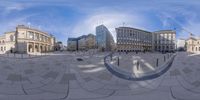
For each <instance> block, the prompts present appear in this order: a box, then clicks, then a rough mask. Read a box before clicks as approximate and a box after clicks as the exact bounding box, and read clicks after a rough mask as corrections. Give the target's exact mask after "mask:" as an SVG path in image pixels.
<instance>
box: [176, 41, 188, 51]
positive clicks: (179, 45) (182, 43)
mask: <svg viewBox="0 0 200 100" xmlns="http://www.w3.org/2000/svg"><path fill="white" fill-rule="evenodd" d="M177 50H178V51H185V50H186V40H185V39H178V40H177Z"/></svg>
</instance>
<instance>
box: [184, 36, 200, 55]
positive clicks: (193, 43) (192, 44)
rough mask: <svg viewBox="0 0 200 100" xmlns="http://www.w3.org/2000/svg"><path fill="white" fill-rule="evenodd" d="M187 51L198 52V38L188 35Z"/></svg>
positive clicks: (199, 49) (199, 43) (199, 50)
mask: <svg viewBox="0 0 200 100" xmlns="http://www.w3.org/2000/svg"><path fill="white" fill-rule="evenodd" d="M186 48H187V52H192V53H200V39H198V38H194V37H190V38H189V39H188V40H186Z"/></svg>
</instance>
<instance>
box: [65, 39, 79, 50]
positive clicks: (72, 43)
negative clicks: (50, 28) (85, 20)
mask: <svg viewBox="0 0 200 100" xmlns="http://www.w3.org/2000/svg"><path fill="white" fill-rule="evenodd" d="M67 50H68V51H77V50H78V39H77V38H68V40H67Z"/></svg>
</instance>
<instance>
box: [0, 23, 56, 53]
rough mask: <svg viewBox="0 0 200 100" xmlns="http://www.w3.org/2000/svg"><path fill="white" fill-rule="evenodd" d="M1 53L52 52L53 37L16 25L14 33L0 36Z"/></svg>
mask: <svg viewBox="0 0 200 100" xmlns="http://www.w3.org/2000/svg"><path fill="white" fill-rule="evenodd" d="M0 41H1V42H0V48H4V49H3V50H1V51H0V52H1V53H6V52H11V53H12V52H17V53H37V52H38V53H41V52H49V51H53V50H54V45H55V37H54V36H53V35H50V34H48V33H46V32H42V31H40V30H37V29H33V28H29V27H26V26H24V25H18V26H17V27H16V30H15V31H12V32H6V33H5V34H3V35H2V36H0Z"/></svg>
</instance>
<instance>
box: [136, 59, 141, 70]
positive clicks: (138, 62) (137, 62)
mask: <svg viewBox="0 0 200 100" xmlns="http://www.w3.org/2000/svg"><path fill="white" fill-rule="evenodd" d="M136 65H137V70H139V65H140V63H139V61H137V63H136Z"/></svg>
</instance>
